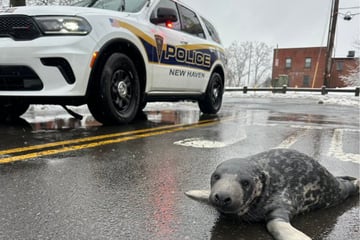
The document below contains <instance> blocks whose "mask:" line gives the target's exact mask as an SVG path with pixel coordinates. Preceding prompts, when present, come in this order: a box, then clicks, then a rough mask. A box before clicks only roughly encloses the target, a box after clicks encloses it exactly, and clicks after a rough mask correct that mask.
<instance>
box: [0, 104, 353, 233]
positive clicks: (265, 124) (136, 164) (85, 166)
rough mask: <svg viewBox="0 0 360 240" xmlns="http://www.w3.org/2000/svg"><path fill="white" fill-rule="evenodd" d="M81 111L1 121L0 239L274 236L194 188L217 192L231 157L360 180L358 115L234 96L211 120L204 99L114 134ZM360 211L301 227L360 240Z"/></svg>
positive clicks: (317, 217)
mask: <svg viewBox="0 0 360 240" xmlns="http://www.w3.org/2000/svg"><path fill="white" fill-rule="evenodd" d="M78 111H79V112H80V113H82V114H83V115H84V119H83V120H81V121H80V120H75V119H73V118H71V117H70V116H69V115H67V114H66V113H65V112H63V111H62V110H56V109H55V110H54V109H51V110H50V111H48V109H47V110H46V111H43V110H42V109H37V108H36V109H35V111H34V110H33V111H29V112H27V113H26V114H25V115H24V116H23V117H22V119H19V120H17V122H12V123H6V124H5V123H2V124H0V133H1V139H0V162H2V163H3V164H0V182H1V185H0V239H160V240H162V239H164V240H165V239H166V240H168V239H170V240H171V239H213V240H217V239H224V240H230V239H251V240H252V239H260V240H265V239H271V237H270V235H269V234H268V233H267V231H266V229H265V226H264V224H263V223H256V224H250V223H243V222H239V221H238V220H237V219H234V218H224V217H221V216H219V214H218V213H217V212H216V211H215V210H214V209H212V208H210V207H208V206H205V205H202V204H199V203H196V202H193V201H192V200H190V199H187V198H186V197H185V196H184V194H183V192H185V191H187V190H189V189H194V188H198V189H201V188H208V186H209V178H210V176H209V175H210V173H211V172H212V171H213V169H214V167H215V166H216V165H217V164H218V163H220V162H221V161H223V160H225V159H227V158H231V157H244V156H248V155H250V154H255V153H258V152H260V151H264V150H268V149H271V148H278V147H283V148H284V147H285V148H293V149H297V150H299V151H302V152H305V153H307V154H309V155H311V156H313V157H315V158H317V159H319V161H320V162H321V163H322V164H323V165H324V166H325V167H327V168H328V169H329V170H330V171H331V172H332V173H334V174H335V175H350V176H355V177H356V176H357V177H359V175H360V174H359V161H360V160H359V156H360V150H359V142H360V137H359V135H360V131H359V109H358V108H356V107H339V106H331V105H318V104H314V103H313V102H311V101H307V100H304V99H301V100H296V99H291V100H288V102H286V103H284V102H283V100H281V101H280V100H276V99H275V100H274V99H252V98H249V99H236V98H229V99H226V101H225V103H224V106H223V109H222V111H221V112H220V114H218V115H216V116H206V117H205V116H203V115H201V114H200V113H199V111H198V107H197V105H196V104H193V103H179V104H177V103H174V104H165V105H160V106H159V105H157V104H149V105H148V106H147V108H146V109H145V112H144V115H143V116H141V118H139V120H137V121H136V122H135V123H134V124H131V125H122V126H107V127H105V126H101V125H100V124H99V123H97V122H96V121H94V119H93V118H92V117H91V116H90V115H89V113H88V111H87V110H86V109H79V110H78ZM20 160H22V161H20ZM5 162H8V163H6V164H5ZM9 162H10V163H9ZM359 209H360V208H359V199H358V198H353V199H350V200H348V201H346V202H345V203H344V204H342V205H340V206H337V207H334V208H330V209H325V210H319V211H316V212H313V213H309V214H306V215H303V216H299V217H298V218H296V219H295V220H294V225H295V226H296V227H297V228H299V229H301V230H302V231H304V232H306V233H307V234H308V235H310V236H311V237H313V239H318V240H325V239H326V240H335V239H336V240H337V239H356V238H357V237H358V234H359V232H360V229H359V225H358V222H359Z"/></svg>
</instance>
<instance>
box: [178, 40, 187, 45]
mask: <svg viewBox="0 0 360 240" xmlns="http://www.w3.org/2000/svg"><path fill="white" fill-rule="evenodd" d="M180 43H181V44H182V45H188V44H189V42H187V41H180Z"/></svg>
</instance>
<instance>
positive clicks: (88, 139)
mask: <svg viewBox="0 0 360 240" xmlns="http://www.w3.org/2000/svg"><path fill="white" fill-rule="evenodd" d="M214 121H218V120H203V121H199V122H198V123H196V124H203V123H207V122H214ZM183 126H186V125H185V124H175V125H167V126H162V127H157V128H147V129H140V130H134V131H128V132H120V133H112V134H106V135H100V136H94V137H87V138H78V139H71V140H65V141H60V142H53V143H45V144H39V145H34V146H28V147H21V148H12V149H6V150H2V151H0V155H5V154H10V153H20V152H27V151H32V150H39V149H43V148H50V147H57V146H63V145H69V144H74V143H82V142H90V141H96V140H102V139H105V138H114V137H121V136H126V135H132V134H141V133H145V132H154V131H158V130H162V129H170V128H177V127H183Z"/></svg>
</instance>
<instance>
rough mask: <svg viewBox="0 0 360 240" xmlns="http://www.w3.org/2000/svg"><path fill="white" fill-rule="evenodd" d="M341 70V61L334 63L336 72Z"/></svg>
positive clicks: (342, 66) (342, 64) (342, 67)
mask: <svg viewBox="0 0 360 240" xmlns="http://www.w3.org/2000/svg"><path fill="white" fill-rule="evenodd" d="M343 69H344V62H343V61H339V62H336V71H342V70H343Z"/></svg>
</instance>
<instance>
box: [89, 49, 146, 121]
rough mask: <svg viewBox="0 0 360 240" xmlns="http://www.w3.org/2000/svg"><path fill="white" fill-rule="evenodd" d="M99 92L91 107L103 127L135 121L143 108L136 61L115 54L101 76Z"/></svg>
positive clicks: (120, 54) (93, 92)
mask: <svg viewBox="0 0 360 240" xmlns="http://www.w3.org/2000/svg"><path fill="white" fill-rule="evenodd" d="M98 86H99V89H92V94H91V95H90V98H89V101H88V107H89V110H90V112H91V113H92V115H93V116H94V118H95V119H96V120H97V121H99V122H101V123H103V124H123V123H129V122H131V121H133V120H134V118H135V116H136V114H137V112H138V109H139V105H140V83H139V77H138V74H137V71H136V68H135V65H134V63H133V61H132V60H131V59H130V58H129V57H128V56H126V55H125V54H122V53H113V54H112V55H111V56H110V57H109V58H108V59H107V61H106V63H105V65H104V68H103V70H102V73H101V80H100V84H99V85H98Z"/></svg>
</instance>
